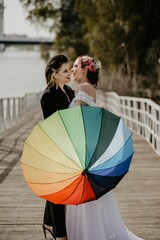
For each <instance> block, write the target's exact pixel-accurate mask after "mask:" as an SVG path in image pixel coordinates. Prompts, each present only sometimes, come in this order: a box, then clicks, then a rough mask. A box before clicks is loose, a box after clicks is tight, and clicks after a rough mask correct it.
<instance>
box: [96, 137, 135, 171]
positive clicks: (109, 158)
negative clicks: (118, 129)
mask: <svg viewBox="0 0 160 240" xmlns="http://www.w3.org/2000/svg"><path fill="white" fill-rule="evenodd" d="M131 137H132V133H131V134H130V136H129V138H128V139H127V141H126V142H125V144H124V145H123V146H122V147H121V148H120V149H119V150H118V152H116V153H115V154H114V155H113V156H112V157H110V158H109V159H107V160H105V161H104V162H103V163H101V164H99V165H98V167H99V166H101V165H103V164H104V163H105V162H107V161H111V160H112V158H113V157H115V156H116V155H117V154H118V153H119V152H120V151H121V150H122V148H123V147H124V146H125V145H126V144H127V142H128V141H129V139H130V138H131ZM133 153H134V151H133ZM97 161H98V160H97ZM96 167H97V166H96ZM96 167H95V168H96ZM95 168H92V169H91V170H94V169H95Z"/></svg>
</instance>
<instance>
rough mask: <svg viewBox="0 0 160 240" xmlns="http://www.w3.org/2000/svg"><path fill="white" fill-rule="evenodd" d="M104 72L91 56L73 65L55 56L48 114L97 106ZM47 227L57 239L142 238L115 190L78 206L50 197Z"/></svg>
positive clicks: (44, 102)
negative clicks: (124, 215)
mask: <svg viewBox="0 0 160 240" xmlns="http://www.w3.org/2000/svg"><path fill="white" fill-rule="evenodd" d="M71 75H72V78H73V80H74V81H76V82H77V83H78V87H77V89H76V90H75V92H74V91H73V90H72V89H71V88H70V87H69V86H68V83H69V82H70V79H71ZM100 75H101V63H100V62H99V61H98V60H95V59H94V58H92V57H90V56H81V57H78V58H77V59H76V61H75V62H74V64H73V67H72V68H71V69H70V66H69V62H68V59H67V57H66V56H64V55H56V56H54V57H52V58H51V59H50V60H49V62H48V64H47V66H46V69H45V78H46V85H47V87H46V89H45V90H44V92H43V95H42V98H41V107H42V112H43V116H44V118H47V117H49V116H50V115H52V114H53V113H54V112H56V111H57V110H61V109H66V108H68V107H75V106H77V105H85V106H96V91H95V87H96V86H97V84H98V81H99V79H100ZM43 230H44V235H45V238H46V236H47V233H50V234H51V236H52V237H53V239H57V240H98V239H100V240H111V239H114V240H141V238H139V237H137V236H135V235H134V234H133V233H131V232H130V231H129V230H128V229H127V228H126V227H125V225H124V223H123V220H122V218H121V215H120V212H119V210H118V207H117V204H116V200H115V197H114V193H113V191H110V192H108V193H107V194H105V195H104V196H102V197H101V198H99V199H98V200H95V201H92V202H88V203H83V204H80V205H78V206H72V205H67V206H65V205H59V204H54V203H51V202H49V201H47V202H46V206H45V212H44V221H43Z"/></svg>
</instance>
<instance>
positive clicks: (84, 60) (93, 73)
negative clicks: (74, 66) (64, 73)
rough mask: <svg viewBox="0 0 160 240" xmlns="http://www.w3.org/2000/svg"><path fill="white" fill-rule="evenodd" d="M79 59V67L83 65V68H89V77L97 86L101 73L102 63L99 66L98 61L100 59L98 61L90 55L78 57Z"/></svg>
mask: <svg viewBox="0 0 160 240" xmlns="http://www.w3.org/2000/svg"><path fill="white" fill-rule="evenodd" d="M78 60H79V67H81V68H82V69H83V68H86V69H87V79H88V80H89V82H90V83H91V84H92V85H94V86H95V87H96V86H97V83H98V81H99V77H100V76H99V75H100V68H101V65H99V66H97V63H98V62H99V61H96V60H95V59H94V58H92V57H90V56H88V55H84V56H81V57H78ZM99 64H100V62H99Z"/></svg>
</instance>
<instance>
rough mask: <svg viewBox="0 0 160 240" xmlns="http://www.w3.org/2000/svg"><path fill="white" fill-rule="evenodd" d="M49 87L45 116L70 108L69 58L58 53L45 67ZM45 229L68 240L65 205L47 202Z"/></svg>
mask: <svg viewBox="0 0 160 240" xmlns="http://www.w3.org/2000/svg"><path fill="white" fill-rule="evenodd" d="M45 78H46V84H47V87H46V89H45V91H44V92H43V95H42V98H41V108H42V112H43V116H44V118H47V117H49V116H50V115H51V114H53V113H54V112H56V111H57V110H61V109H65V108H68V106H69V104H70V102H71V101H72V99H73V98H74V91H73V90H72V89H71V88H70V87H69V86H67V85H66V84H67V83H68V82H69V81H70V69H69V63H68V59H67V57H66V56H64V55H57V56H54V57H52V58H51V59H50V61H49V62H48V64H47V66H46V69H45ZM43 230H44V235H45V238H46V230H47V231H49V232H50V233H51V235H52V236H53V237H54V238H55V239H57V240H67V233H66V226H65V206H64V205H58V204H53V203H51V202H49V201H47V202H46V206H45V212H44V220H43Z"/></svg>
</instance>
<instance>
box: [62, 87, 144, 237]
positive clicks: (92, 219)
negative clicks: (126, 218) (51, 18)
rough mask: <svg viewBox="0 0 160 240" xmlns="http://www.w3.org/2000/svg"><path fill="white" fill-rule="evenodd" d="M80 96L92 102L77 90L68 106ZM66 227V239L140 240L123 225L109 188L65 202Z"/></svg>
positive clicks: (91, 99)
mask: <svg viewBox="0 0 160 240" xmlns="http://www.w3.org/2000/svg"><path fill="white" fill-rule="evenodd" d="M77 100H82V101H84V102H85V103H86V104H87V105H89V106H96V104H95V102H94V100H93V98H92V97H91V96H89V95H88V94H86V93H85V92H82V91H80V92H78V93H77V94H76V97H75V98H74V99H73V100H72V102H71V104H70V107H74V106H76V101H77ZM66 228H67V236H68V240H142V239H141V238H139V237H137V236H135V235H134V234H133V233H131V232H130V231H129V230H128V229H127V228H126V227H125V225H124V222H123V220H122V218H121V215H120V212H119V210H118V207H117V203H116V200H115V197H114V193H113V191H110V192H108V193H107V194H105V195H104V196H102V197H101V198H99V199H98V200H95V201H91V202H87V203H83V204H80V205H77V206H75V205H67V206H66Z"/></svg>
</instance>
